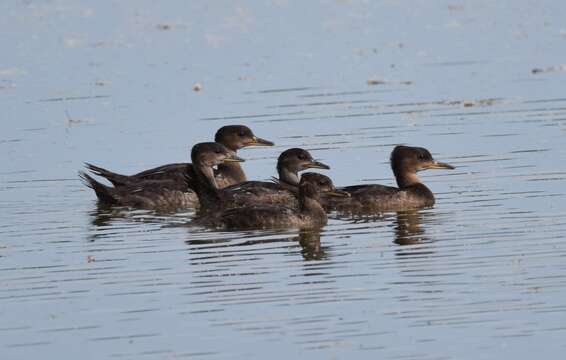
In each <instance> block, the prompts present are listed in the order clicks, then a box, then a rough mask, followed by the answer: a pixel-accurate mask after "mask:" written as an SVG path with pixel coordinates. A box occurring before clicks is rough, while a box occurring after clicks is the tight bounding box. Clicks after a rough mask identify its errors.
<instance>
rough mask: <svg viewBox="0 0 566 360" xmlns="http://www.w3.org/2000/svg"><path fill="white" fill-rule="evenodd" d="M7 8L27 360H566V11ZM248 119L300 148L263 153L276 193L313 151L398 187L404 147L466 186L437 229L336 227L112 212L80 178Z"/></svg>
mask: <svg viewBox="0 0 566 360" xmlns="http://www.w3.org/2000/svg"><path fill="white" fill-rule="evenodd" d="M0 10H1V11H0V14H2V15H0V18H1V20H2V29H3V34H4V35H3V37H2V44H3V49H4V50H5V51H4V56H3V59H2V60H1V62H0V103H1V104H2V108H3V116H2V118H3V120H2V127H1V129H2V132H1V135H0V150H1V151H0V154H1V155H0V157H1V159H2V164H3V168H2V170H1V171H0V284H1V287H0V304H1V306H0V316H1V318H2V323H1V324H0V349H1V350H0V351H1V353H2V358H3V359H29V358H33V357H37V354H42V355H43V356H44V357H46V358H57V359H77V358H92V359H102V358H119V359H146V358H147V359H153V358H158V359H161V358H167V359H169V358H197V359H225V358H241V359H244V358H246V359H247V358H262V359H265V358H309V359H328V358H340V359H341V358H368V359H369V358H376V357H377V358H381V359H478V358H484V359H500V358H511V357H513V358H515V359H531V358H532V357H533V356H538V357H541V356H542V357H544V358H560V356H561V355H562V354H563V353H564V351H565V349H566V341H565V340H564V339H565V338H566V327H565V326H564V324H565V320H566V317H565V314H566V312H565V311H566V301H565V300H566V276H565V275H564V274H565V273H566V272H565V270H566V262H565V256H566V244H565V242H564V233H565V231H566V220H565V219H566V216H565V215H566V206H565V205H564V204H565V195H566V191H565V190H564V186H565V184H566V181H565V180H566V167H565V166H564V164H566V151H565V150H564V144H565V135H566V94H565V93H564V79H565V78H564V76H565V73H564V71H563V64H564V62H565V60H564V59H565V55H566V51H565V49H566V30H565V29H564V23H563V19H564V18H565V16H566V6H565V5H564V4H563V3H562V2H561V1H543V2H536V3H533V2H529V1H514V2H513V4H511V3H510V2H508V3H504V2H499V3H494V2H491V1H458V2H444V1H440V2H438V1H437V2H429V1H396V2H392V1H381V2H357V1H316V2H304V3H301V4H298V3H294V2H286V1H272V2H265V3H262V4H259V3H256V2H237V3H234V2H210V3H209V2H206V3H204V2H203V3H191V4H185V2H182V1H176V2H167V3H159V4H157V3H154V2H150V1H135V2H133V1H120V2H116V3H110V2H108V3H93V2H87V1H80V2H72V1H60V0H57V1H51V2H35V1H25V2H18V3H4V4H1V5H0ZM534 69H535V71H533V70H534ZM536 69H538V70H536ZM540 70H542V71H540ZM197 83H198V84H200V85H201V86H202V90H201V91H198V92H195V91H193V86H194V85H195V84H197ZM238 123H243V124H247V125H249V126H250V127H252V128H253V129H254V131H255V132H256V134H258V135H259V136H261V137H264V138H267V139H270V140H273V141H275V142H276V143H277V146H275V147H273V148H258V149H246V150H244V151H242V153H241V155H242V156H243V157H245V158H246V159H248V162H246V164H245V169H246V171H247V173H248V176H249V178H252V179H265V178H269V177H270V176H272V175H273V174H274V166H275V160H276V158H277V156H278V154H279V153H280V152H281V151H283V150H284V149H286V148H289V147H304V148H307V149H308V150H309V151H311V152H312V153H313V154H314V155H315V156H316V157H318V158H320V159H321V160H323V161H324V162H326V163H329V164H330V165H331V166H332V170H330V171H328V172H326V174H328V175H329V176H331V177H332V178H333V179H334V182H335V183H336V184H339V185H349V184H355V183H373V182H379V183H384V184H387V185H393V184H394V182H393V179H392V174H391V172H390V169H389V165H388V157H389V153H390V151H391V150H392V148H393V147H394V145H396V144H410V145H418V146H424V147H426V148H428V149H430V150H431V152H432V153H433V154H434V155H435V157H436V158H437V159H439V160H441V161H446V162H449V163H451V164H453V165H455V166H457V169H456V170H454V171H429V172H427V173H423V174H422V179H423V181H425V182H426V184H428V185H429V187H430V188H431V189H432V190H433V191H434V192H435V194H436V195H437V204H436V206H435V207H434V208H432V209H426V210H420V211H408V212H401V213H387V214H384V215H383V216H380V217H375V218H358V219H350V218H341V217H338V216H333V217H332V219H331V220H330V222H329V224H328V226H326V227H325V228H324V229H323V230H322V231H321V232H320V233H318V232H304V231H303V232H301V231H298V230H287V231H277V232H275V231H263V232H215V231H205V230H203V229H195V228H191V227H186V226H179V225H182V224H184V223H186V222H187V221H188V219H190V218H191V217H192V212H191V211H187V212H185V213H180V214H172V215H163V214H153V213H151V212H146V211H127V210H121V209H114V210H108V209H100V208H97V206H96V201H95V197H94V194H93V193H92V191H90V190H89V189H87V188H85V187H84V186H83V185H82V184H81V183H80V181H79V179H78V177H77V170H79V169H80V168H81V167H82V163H83V162H84V161H88V162H92V163H95V164H98V165H101V166H104V167H108V168H110V169H115V170H119V171H121V172H124V173H133V172H137V171H139V170H142V169H145V168H148V167H151V166H156V165H160V164H163V163H166V162H177V161H183V160H185V159H187V158H188V151H189V146H190V145H191V144H193V143H195V142H200V141H207V140H210V139H211V138H212V134H213V133H214V131H215V130H216V129H217V128H218V127H220V126H222V125H225V124H238Z"/></svg>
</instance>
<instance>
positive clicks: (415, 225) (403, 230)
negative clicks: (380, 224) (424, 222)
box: [395, 210, 428, 245]
mask: <svg viewBox="0 0 566 360" xmlns="http://www.w3.org/2000/svg"><path fill="white" fill-rule="evenodd" d="M421 217H422V214H421V213H420V212H419V211H418V210H405V211H398V212H397V220H396V221H395V243H396V244H399V245H414V244H420V243H423V242H426V241H428V238H427V237H426V236H425V231H424V229H422V228H421Z"/></svg>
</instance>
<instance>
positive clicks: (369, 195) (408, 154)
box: [322, 145, 454, 213]
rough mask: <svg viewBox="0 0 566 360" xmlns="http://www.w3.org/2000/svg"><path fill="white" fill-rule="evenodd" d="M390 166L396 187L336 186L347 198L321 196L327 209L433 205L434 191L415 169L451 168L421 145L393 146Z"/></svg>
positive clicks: (356, 210) (387, 208) (362, 209)
mask: <svg viewBox="0 0 566 360" xmlns="http://www.w3.org/2000/svg"><path fill="white" fill-rule="evenodd" d="M391 168H392V170H393V173H394V175H395V179H396V180H397V185H398V186H399V187H398V188H396V187H391V186H385V185H377V184H376V185H354V186H346V187H343V188H340V189H341V190H343V191H346V192H348V193H349V194H350V197H349V198H342V199H338V198H323V201H322V203H323V205H324V207H325V208H326V209H327V210H338V211H340V212H346V213H358V212H366V211H368V212H374V211H395V210H405V209H414V208H423V207H430V206H433V205H434V202H435V199H434V194H433V193H432V191H430V189H429V188H428V187H426V186H425V185H424V184H423V183H421V181H420V179H419V178H418V176H417V172H418V171H420V170H425V169H454V167H453V166H451V165H448V164H445V163H441V162H437V161H435V160H434V159H433V157H432V155H431V154H430V152H429V151H428V150H427V149H425V148H421V147H410V146H401V145H400V146H397V147H395V149H393V152H392V153H391Z"/></svg>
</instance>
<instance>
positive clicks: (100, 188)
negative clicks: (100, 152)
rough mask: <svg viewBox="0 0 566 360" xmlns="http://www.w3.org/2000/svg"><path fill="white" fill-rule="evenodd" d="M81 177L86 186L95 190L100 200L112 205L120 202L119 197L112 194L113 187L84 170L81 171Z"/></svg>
mask: <svg viewBox="0 0 566 360" xmlns="http://www.w3.org/2000/svg"><path fill="white" fill-rule="evenodd" d="M79 177H80V178H81V180H82V181H83V183H84V184H85V185H86V186H88V187H89V188H91V189H92V190H94V192H95V193H96V197H97V198H98V200H99V201H101V202H103V203H105V204H110V205H116V204H118V199H116V197H115V196H114V195H113V194H112V188H111V187H109V186H106V185H104V184H101V183H99V182H98V181H96V180H95V179H93V178H92V177H91V176H90V175H88V174H87V173H85V172H84V171H79Z"/></svg>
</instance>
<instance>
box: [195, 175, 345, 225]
mask: <svg viewBox="0 0 566 360" xmlns="http://www.w3.org/2000/svg"><path fill="white" fill-rule="evenodd" d="M321 193H323V194H324V195H325V196H327V197H329V196H336V197H348V196H349V194H348V193H347V192H344V191H341V190H338V189H336V188H335V187H334V184H333V183H332V181H331V180H330V179H329V178H328V177H327V176H324V175H321V174H318V173H304V174H303V175H302V176H301V179H300V182H299V205H298V207H296V208H293V207H289V206H285V205H273V204H247V205H245V206H242V207H235V208H230V209H225V210H222V211H219V212H217V213H215V214H213V215H212V216H210V215H205V216H204V217H201V218H199V219H197V220H196V221H195V222H196V223H197V224H200V225H205V226H212V227H214V228H218V229H226V230H253V229H256V230H259V229H274V228H299V229H319V228H321V227H323V226H325V225H326V224H327V222H328V217H327V214H326V211H325V210H324V208H323V207H322V205H321V204H320V194H321Z"/></svg>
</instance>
